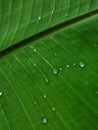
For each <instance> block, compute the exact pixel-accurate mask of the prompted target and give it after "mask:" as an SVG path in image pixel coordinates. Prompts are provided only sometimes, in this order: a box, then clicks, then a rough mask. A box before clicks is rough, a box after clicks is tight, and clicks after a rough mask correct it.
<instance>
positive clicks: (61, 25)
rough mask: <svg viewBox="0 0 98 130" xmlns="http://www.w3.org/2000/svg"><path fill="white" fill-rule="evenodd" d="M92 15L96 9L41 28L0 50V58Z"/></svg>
mask: <svg viewBox="0 0 98 130" xmlns="http://www.w3.org/2000/svg"><path fill="white" fill-rule="evenodd" d="M94 15H98V9H96V10H93V11H90V12H88V13H85V14H82V15H80V16H78V17H75V18H72V19H70V20H67V21H64V22H62V23H59V24H57V25H55V26H53V27H50V28H48V29H46V30H43V31H41V32H39V33H37V34H35V35H32V36H30V37H28V38H26V39H24V40H22V41H19V42H17V43H16V44H14V45H12V46H10V47H8V48H5V49H4V50H2V51H0V58H3V57H5V56H7V55H9V54H10V53H12V52H14V51H16V50H18V49H20V48H22V47H25V46H26V45H28V44H30V43H31V42H34V41H37V40H39V39H41V38H44V37H45V36H48V35H49V34H52V33H55V32H58V31H59V30H61V29H63V28H67V27H69V26H72V25H73V24H77V23H78V22H81V21H83V20H86V19H88V18H91V17H92V16H94Z"/></svg>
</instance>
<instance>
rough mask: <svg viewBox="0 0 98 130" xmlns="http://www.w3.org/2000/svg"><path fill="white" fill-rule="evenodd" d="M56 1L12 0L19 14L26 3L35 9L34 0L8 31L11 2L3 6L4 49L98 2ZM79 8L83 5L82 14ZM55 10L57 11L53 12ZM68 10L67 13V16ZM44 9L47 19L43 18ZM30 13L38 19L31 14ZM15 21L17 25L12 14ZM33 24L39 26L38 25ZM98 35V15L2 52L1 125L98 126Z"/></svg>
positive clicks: (26, 128)
mask: <svg viewBox="0 0 98 130" xmlns="http://www.w3.org/2000/svg"><path fill="white" fill-rule="evenodd" d="M50 1H51V0H50ZM50 1H48V0H46V1H41V0H36V1H31V2H32V3H33V4H34V8H33V6H32V7H31V5H32V4H30V2H27V1H23V2H24V3H25V2H26V4H20V5H19V6H18V7H16V6H15V5H18V4H19V3H18V2H17V1H15V3H14V1H12V3H13V4H15V5H14V6H11V9H13V10H17V11H16V14H17V19H18V15H19V14H20V10H21V12H22V9H23V8H21V6H22V5H25V6H24V7H25V8H29V4H30V8H32V12H31V13H30V9H29V13H30V14H29V13H27V14H25V13H23V14H25V17H26V18H25V17H24V16H22V13H21V20H19V19H18V20H19V21H20V22H19V23H21V24H18V23H17V22H14V23H13V24H16V25H14V26H12V28H10V29H8V31H4V32H3V31H2V30H3V28H4V29H7V26H8V25H7V24H8V21H9V20H8V19H7V18H8V16H9V11H7V7H8V5H7V3H5V5H6V8H5V7H3V6H2V10H3V9H5V10H6V11H3V12H5V15H6V17H5V16H4V20H5V22H3V21H4V20H3V19H2V20H3V21H2V26H1V28H2V29H1V30H0V33H1V32H2V36H3V37H1V36H0V38H1V39H2V40H1V42H0V45H1V48H0V49H1V50H4V49H5V48H7V47H9V46H12V45H13V44H16V42H17V41H20V40H23V39H24V38H26V37H29V36H30V35H32V34H36V33H37V32H39V31H42V30H44V29H46V28H50V27H51V26H53V25H57V24H59V23H60V22H62V21H64V20H65V21H66V20H67V19H70V18H71V19H72V18H74V17H75V16H76V15H77V16H78V14H82V13H87V12H88V10H90V11H91V10H95V9H96V8H97V7H98V2H97V1H92V0H85V1H84V0H77V1H74V0H70V1H68V0H55V2H54V1H53V0H52V1H51V2H50ZM0 2H1V1H0ZM49 2H50V4H49ZM53 2H54V3H55V4H53ZM82 2H83V3H85V4H83V3H82ZM9 3H10V2H9ZM12 3H11V5H12ZM16 3H17V4H16ZM44 3H45V4H46V5H45V4H44ZM42 5H43V7H41V6H42ZM54 5H55V8H53V7H54ZM0 6H1V5H0ZM51 6H52V7H51ZM46 7H49V8H46ZM57 7H59V8H57ZM75 7H78V11H79V13H78V14H77V13H76V11H75V10H74V9H75ZM87 7H88V8H87ZM39 8H42V9H41V10H43V11H42V13H41V11H40V9H39ZM44 8H45V9H46V10H47V11H45V9H44ZM50 8H51V9H50ZM8 9H9V7H8ZM48 9H49V11H48ZM34 10H36V11H35V12H34ZM52 10H53V11H54V12H55V13H54V15H53V16H52V14H51V11H52ZM66 10H68V17H67V18H66V16H64V15H66ZM37 11H38V12H37ZM74 11H75V12H74ZM14 13H15V12H14V11H12V13H11V14H13V15H12V16H13V20H15V19H14V17H15V18H16V15H15V14H14ZM48 13H49V15H48ZM2 14H3V13H2ZM39 14H40V15H41V16H42V17H43V19H41V20H42V21H41V20H40V22H37V21H36V19H37V20H38V16H40V15H39ZM29 15H31V16H32V17H31V18H32V20H34V19H35V20H34V21H35V23H34V22H33V21H32V20H31V21H30V20H29V19H28V18H27V17H30V16H29ZM44 16H45V17H44ZM58 16H61V17H58ZM33 17H34V19H33ZM22 18H23V19H25V20H26V21H25V22H24V21H22ZM27 19H28V22H27ZM50 19H51V20H50ZM30 22H31V23H30ZM3 23H4V24H6V23H7V24H6V25H4V24H3ZM9 23H10V25H11V19H10V22H9ZM48 25H49V26H48ZM9 27H10V26H9ZM33 27H34V28H36V29H34V30H33V29H32V28H33ZM27 29H28V31H27ZM9 30H10V31H9ZM16 30H17V31H16ZM22 34H23V35H22ZM24 34H25V35H24ZM97 34H98V14H96V15H94V16H91V17H89V18H85V19H84V20H81V21H79V22H76V23H74V24H71V25H70V26H67V27H64V28H63V29H62V30H59V31H57V32H55V33H52V32H51V34H49V35H48V36H45V37H43V38H41V39H38V40H36V41H33V42H31V43H30V44H27V45H26V46H25V47H21V46H20V48H18V49H17V50H14V51H12V52H10V53H8V54H5V55H4V56H3V55H2V56H1V58H0V130H22V129H23V130H98V36H97ZM13 38H14V40H12V39H13ZM4 39H5V40H4ZM8 39H9V40H8Z"/></svg>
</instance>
